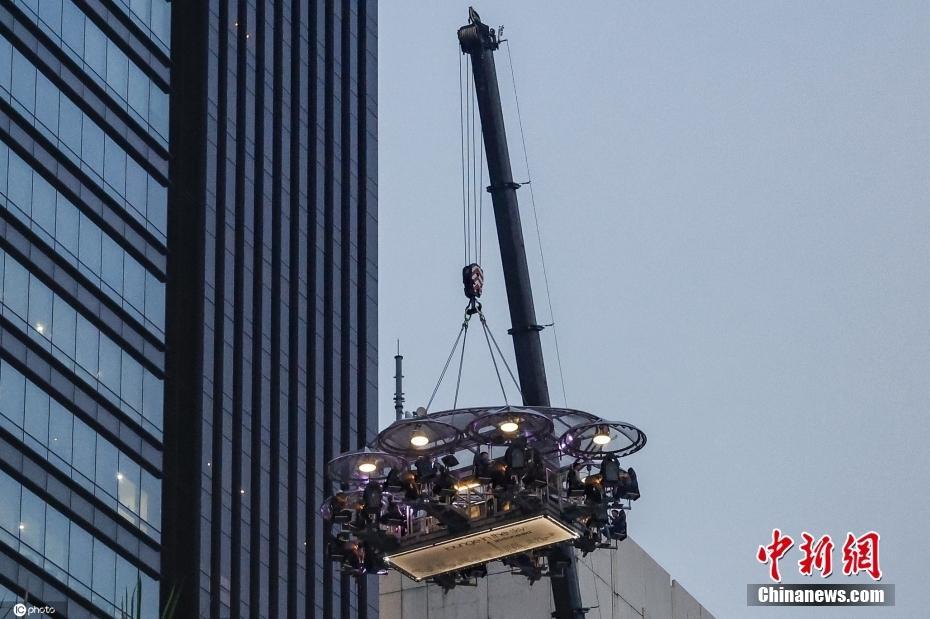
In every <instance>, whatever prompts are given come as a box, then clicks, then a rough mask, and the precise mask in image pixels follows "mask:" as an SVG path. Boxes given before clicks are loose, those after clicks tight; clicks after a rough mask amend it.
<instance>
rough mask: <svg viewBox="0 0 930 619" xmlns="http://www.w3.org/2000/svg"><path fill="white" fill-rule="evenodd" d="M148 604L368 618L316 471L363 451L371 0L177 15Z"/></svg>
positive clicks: (369, 429)
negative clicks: (335, 560) (154, 583)
mask: <svg viewBox="0 0 930 619" xmlns="http://www.w3.org/2000/svg"><path fill="white" fill-rule="evenodd" d="M172 12H173V15H172V18H173V21H172V24H173V29H172V30H173V31H172V58H173V63H172V75H171V84H172V99H171V119H172V124H171V157H170V159H171V166H172V167H171V173H170V177H171V188H170V189H169V204H170V208H169V211H168V230H169V233H168V241H167V243H168V248H169V254H168V261H167V276H168V282H169V285H168V294H167V323H166V324H167V332H166V333H167V350H168V354H167V358H166V361H167V366H166V367H167V376H168V379H167V388H166V410H167V411H168V412H167V413H166V416H165V445H166V449H165V464H164V471H165V476H164V479H165V494H164V514H165V518H164V520H163V522H164V530H163V536H162V564H163V568H164V569H163V573H164V574H165V578H164V579H163V581H162V589H161V590H162V596H163V598H164V597H167V595H168V594H169V592H170V591H172V590H175V591H179V592H180V596H181V598H180V604H179V606H180V608H181V609H183V610H182V616H185V617H187V616H200V617H211V618H217V619H218V618H225V617H237V618H256V619H257V618H261V617H267V618H269V619H278V618H281V617H298V618H303V617H321V618H323V617H325V618H329V617H371V618H374V617H377V612H378V611H377V603H378V596H377V584H376V582H375V580H374V579H371V580H369V581H367V582H366V581H364V580H363V581H360V582H357V581H356V580H354V579H353V578H350V577H348V576H345V575H343V574H340V573H339V571H338V569H337V570H334V569H333V567H332V563H331V562H330V561H329V560H328V558H327V557H326V556H324V553H325V550H324V549H325V547H326V544H325V537H324V530H323V524H322V520H321V518H320V517H319V515H318V513H317V510H318V508H319V505H320V504H321V502H322V499H323V498H324V497H326V496H327V495H329V494H331V493H332V490H333V488H332V487H331V486H330V484H329V482H328V481H327V480H326V479H325V477H324V465H325V463H326V461H327V460H328V459H329V458H331V457H332V456H333V455H335V454H338V453H339V452H341V451H343V450H347V449H350V448H351V449H354V448H358V447H360V446H361V445H363V444H364V443H365V442H367V441H368V440H369V439H371V438H373V437H374V434H375V433H376V431H377V427H376V425H377V424H376V419H377V418H376V395H377V393H376V386H377V385H376V381H377V378H376V377H377V371H376V370H377V359H376V353H377V311H376V310H377V307H376V303H377V244H376V241H377V234H376V232H377V209H376V207H377V185H376V178H377V169H376V163H377V160H376V136H377V126H376V123H377V107H376V100H377V99H376V95H377V73H376V62H377V39H376V36H377V33H376V25H377V14H376V3H375V1H374V0H368V1H365V0H361V1H360V0H351V1H350V0H339V1H336V0H327V1H322V0H320V1H314V2H310V1H308V0H278V1H275V2H265V1H261V0H257V1H256V0H237V1H220V0H200V1H197V2H193V1H185V2H178V1H176V2H174V3H172Z"/></svg>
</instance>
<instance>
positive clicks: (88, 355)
mask: <svg viewBox="0 0 930 619" xmlns="http://www.w3.org/2000/svg"><path fill="white" fill-rule="evenodd" d="M99 342H100V334H99V333H97V330H96V329H94V328H93V326H92V325H91V324H90V322H88V320H87V319H86V318H84V317H83V316H81V315H80V314H78V317H77V348H76V350H75V357H77V358H76V359H75V361H77V362H78V365H80V366H81V367H83V368H84V369H85V370H87V371H88V372H90V373H91V374H95V373H96V371H97V366H98V362H99V358H100V357H99V353H98V349H99V345H100V344H99Z"/></svg>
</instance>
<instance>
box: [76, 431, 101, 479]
mask: <svg viewBox="0 0 930 619" xmlns="http://www.w3.org/2000/svg"><path fill="white" fill-rule="evenodd" d="M101 440H102V439H101ZM96 443H97V435H96V433H94V431H93V430H91V429H90V428H89V427H87V426H86V425H84V424H83V423H80V422H76V423H75V424H74V445H75V449H74V460H73V465H74V468H76V469H77V470H78V471H79V472H80V473H81V474H82V475H84V477H86V478H87V479H90V480H93V479H94V478H95V476H96V472H95V470H94V469H95V467H96V453H97V450H96Z"/></svg>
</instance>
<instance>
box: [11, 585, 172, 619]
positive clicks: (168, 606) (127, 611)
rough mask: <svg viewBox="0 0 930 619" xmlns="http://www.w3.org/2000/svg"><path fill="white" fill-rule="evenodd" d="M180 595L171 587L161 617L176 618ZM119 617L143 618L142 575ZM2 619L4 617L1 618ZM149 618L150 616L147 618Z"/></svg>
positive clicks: (128, 593) (127, 618)
mask: <svg viewBox="0 0 930 619" xmlns="http://www.w3.org/2000/svg"><path fill="white" fill-rule="evenodd" d="M179 597H180V595H179V592H178V589H177V587H171V591H170V592H169V593H168V599H167V600H166V601H165V607H164V608H162V610H161V614H160V615H159V619H174V617H175V615H176V613H177V609H178V598H179ZM118 617H119V619H143V617H142V577H141V576H137V577H136V586H135V587H134V588H133V590H132V591H131V592H130V591H126V592H125V593H124V594H123V603H122V608H120V610H119V615H118ZM0 619H2V618H0ZM146 619H149V618H146Z"/></svg>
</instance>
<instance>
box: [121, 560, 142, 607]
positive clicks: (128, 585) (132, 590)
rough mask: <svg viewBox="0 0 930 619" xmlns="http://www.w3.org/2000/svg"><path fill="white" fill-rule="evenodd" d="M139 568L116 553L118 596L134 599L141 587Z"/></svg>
mask: <svg viewBox="0 0 930 619" xmlns="http://www.w3.org/2000/svg"><path fill="white" fill-rule="evenodd" d="M138 582H139V568H137V567H134V566H133V565H132V564H131V563H130V562H129V561H127V560H126V559H124V558H123V557H121V556H119V555H116V598H117V599H119V600H123V599H129V600H133V599H135V597H136V589H138V588H139V584H138Z"/></svg>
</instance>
